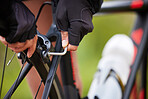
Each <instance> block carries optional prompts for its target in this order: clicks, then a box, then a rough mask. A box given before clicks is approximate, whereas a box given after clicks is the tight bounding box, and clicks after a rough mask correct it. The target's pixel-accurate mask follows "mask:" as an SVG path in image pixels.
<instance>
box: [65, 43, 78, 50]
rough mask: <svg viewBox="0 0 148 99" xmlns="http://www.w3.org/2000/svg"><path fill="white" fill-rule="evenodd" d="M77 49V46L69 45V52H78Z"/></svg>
mask: <svg viewBox="0 0 148 99" xmlns="http://www.w3.org/2000/svg"><path fill="white" fill-rule="evenodd" d="M77 48H78V46H75V45H71V44H69V45H68V49H67V50H68V51H76V50H77Z"/></svg>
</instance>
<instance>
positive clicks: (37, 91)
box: [34, 80, 43, 99]
mask: <svg viewBox="0 0 148 99" xmlns="http://www.w3.org/2000/svg"><path fill="white" fill-rule="evenodd" d="M42 82H43V80H41V82H40V85H39V87H38V90H37V92H36V95H35V97H34V99H36V97H37V95H38V93H39V90H40V88H41V85H42Z"/></svg>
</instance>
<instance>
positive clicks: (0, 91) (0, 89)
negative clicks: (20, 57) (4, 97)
mask: <svg viewBox="0 0 148 99" xmlns="http://www.w3.org/2000/svg"><path fill="white" fill-rule="evenodd" d="M7 51H8V45H7V46H6V51H5V58H4V65H3V73H2V80H1V87H0V98H1V94H2V88H3V80H4V74H5V66H6V59H7Z"/></svg>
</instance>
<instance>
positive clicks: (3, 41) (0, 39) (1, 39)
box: [0, 36, 8, 45]
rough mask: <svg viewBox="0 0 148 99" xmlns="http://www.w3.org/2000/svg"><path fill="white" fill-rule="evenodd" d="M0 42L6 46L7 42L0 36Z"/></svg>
mask: <svg viewBox="0 0 148 99" xmlns="http://www.w3.org/2000/svg"><path fill="white" fill-rule="evenodd" d="M0 41H1V42H2V43H3V44H4V45H7V44H8V43H7V41H6V40H5V38H4V37H2V36H0Z"/></svg>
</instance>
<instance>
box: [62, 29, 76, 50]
mask: <svg viewBox="0 0 148 99" xmlns="http://www.w3.org/2000/svg"><path fill="white" fill-rule="evenodd" d="M61 36H62V47H63V48H65V47H67V46H68V49H67V50H68V51H76V50H77V48H78V46H75V45H71V44H69V41H68V32H67V31H61Z"/></svg>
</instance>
